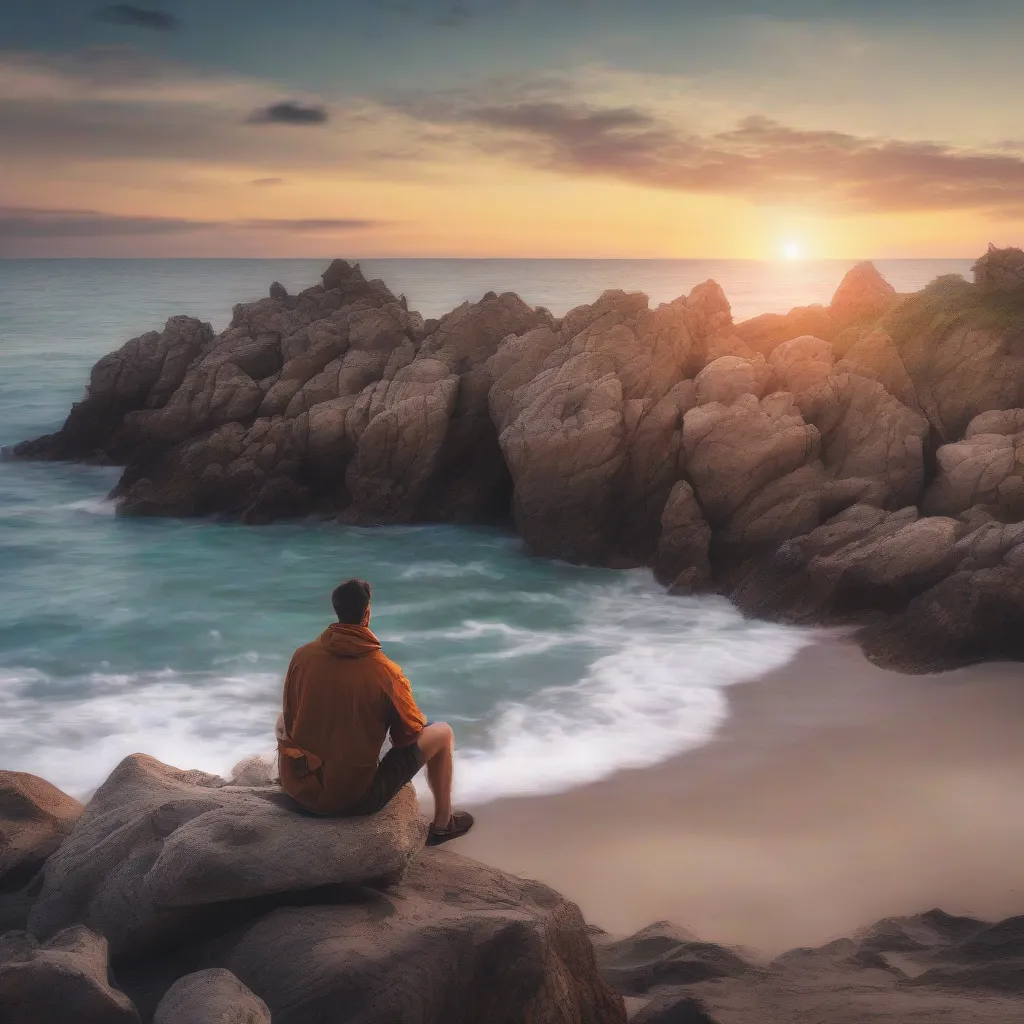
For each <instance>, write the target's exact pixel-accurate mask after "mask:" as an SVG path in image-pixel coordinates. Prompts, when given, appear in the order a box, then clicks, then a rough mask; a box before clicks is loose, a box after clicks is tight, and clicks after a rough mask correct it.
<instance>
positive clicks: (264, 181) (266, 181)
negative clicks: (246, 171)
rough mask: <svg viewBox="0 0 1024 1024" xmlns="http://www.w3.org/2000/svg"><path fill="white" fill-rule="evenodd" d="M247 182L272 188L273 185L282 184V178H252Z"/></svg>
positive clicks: (260, 186)
mask: <svg viewBox="0 0 1024 1024" xmlns="http://www.w3.org/2000/svg"><path fill="white" fill-rule="evenodd" d="M249 184H250V185H255V186H256V187H257V188H273V187H274V186H275V185H283V184H284V178H254V179H253V180H252V181H250V182H249Z"/></svg>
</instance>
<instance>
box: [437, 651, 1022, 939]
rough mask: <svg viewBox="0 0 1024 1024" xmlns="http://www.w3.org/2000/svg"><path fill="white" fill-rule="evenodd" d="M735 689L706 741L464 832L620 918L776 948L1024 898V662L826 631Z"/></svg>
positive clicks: (501, 805) (495, 812) (606, 917)
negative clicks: (905, 917) (946, 658)
mask: <svg viewBox="0 0 1024 1024" xmlns="http://www.w3.org/2000/svg"><path fill="white" fill-rule="evenodd" d="M729 699H730V703H731V714H730V718H729V720H728V722H727V723H726V724H725V725H724V726H723V728H722V730H721V731H720V733H719V734H718V735H717V736H716V738H715V739H713V740H712V741H711V742H710V743H708V744H707V745H705V746H704V747H701V748H699V749H697V750H694V751H691V752H688V753H684V754H682V755H680V756H678V757H676V758H674V759H672V760H671V761H667V762H665V763H663V764H661V765H658V766H657V767H655V768H650V769H640V770H634V771H623V772H619V773H618V774H616V775H614V776H612V777H610V778H609V779H607V780H604V781H601V782H598V783H594V784H592V785H589V786H586V787H583V788H580V789H575V790H572V791H570V792H567V793H561V794H556V795H553V796H540V797H528V798H515V799H505V800H499V801H495V802H492V803H489V804H486V805H483V806H480V807H477V808H473V809H474V810H475V811H476V813H477V815H478V823H477V826H476V828H475V829H474V831H473V832H472V833H471V834H470V835H468V836H466V837H465V838H464V839H461V840H459V841H458V843H457V844H453V848H456V847H457V850H458V852H459V853H462V854H465V855H467V856H470V857H474V858H477V859H479V860H482V861H485V862H487V863H490V864H493V865H495V866H497V867H500V868H503V869H505V870H507V871H512V872H514V873H517V874H521V875H526V876H530V877H533V878H537V879H540V880H542V881H544V882H547V883H548V884H550V885H551V886H553V887H554V888H555V889H557V890H559V891H560V892H562V893H564V894H565V895H566V896H568V897H569V898H570V899H573V900H575V901H576V902H577V903H579V905H580V906H581V908H582V909H583V911H584V914H585V915H586V917H587V919H588V921H590V922H591V923H593V924H596V925H599V926H600V927H602V928H605V929H607V930H609V931H612V932H619V933H625V932H631V931H635V930H636V929H638V928H640V927H643V926H644V925H647V924H650V923H651V922H653V921H656V920H661V919H668V920H672V921H675V922H677V923H679V924H682V925H685V926H686V927H687V928H689V929H691V930H692V931H694V932H696V933H697V934H698V935H700V936H701V937H702V938H704V939H706V940H709V941H714V942H724V943H735V944H740V945H745V946H747V947H749V948H750V949H752V950H756V951H757V952H759V953H761V954H763V955H773V954H775V953H778V952H780V951H781V950H784V949H789V948H791V947H793V946H797V945H817V944H819V943H823V942H826V941H828V940H830V939H832V938H836V937H838V936H840V935H847V934H849V933H850V932H852V931H853V930H855V929H856V928H857V927H859V926H861V925H863V924H867V923H870V922H873V921H875V920H877V919H879V918H881V917H886V916H892V915H896V914H904V913H916V912H918V911H922V910H926V909H929V908H931V907H934V906H939V907H942V908H943V909H944V910H947V911H949V912H951V913H967V914H973V915H975V916H979V917H983V918H991V919H996V918H1002V917H1006V916H1009V915H1011V914H1019V913H1024V873H1022V870H1021V867H1020V866H1021V864H1024V666H1021V665H1019V664H988V665H982V666H977V667H974V668H970V669H963V670H959V671H956V672H951V673H945V674H942V675H937V676H918V677H912V676H903V675H898V674H896V673H892V672H887V671H884V670H881V669H878V668H875V667H874V666H873V665H871V664H870V663H869V662H867V661H866V660H865V659H864V658H863V656H862V655H861V654H860V651H859V650H858V649H857V647H856V646H854V645H853V644H852V643H850V642H848V641H846V640H843V639H842V638H840V637H838V636H835V635H828V634H824V635H823V636H822V639H821V642H819V643H817V644H815V645H814V646H812V647H810V648H807V649H806V650H804V651H803V652H801V653H800V654H799V655H798V656H797V658H796V659H795V660H794V661H793V662H791V663H790V664H789V665H787V666H785V667H784V668H782V669H780V670H778V671H776V672H772V673H770V674H767V675H765V676H763V677H761V678H760V679H757V680H755V681H753V682H750V683H746V684H742V685H739V686H735V687H733V688H731V690H730V691H729Z"/></svg>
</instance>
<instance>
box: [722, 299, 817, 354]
mask: <svg viewBox="0 0 1024 1024" xmlns="http://www.w3.org/2000/svg"><path fill="white" fill-rule="evenodd" d="M833 330H834V324H833V322H832V316H831V314H830V313H829V311H828V310H827V309H826V308H825V307H824V306H797V307H796V308H795V309H792V310H790V311H789V312H788V313H763V314H761V316H755V317H753V319H751V320H744V321H743V322H742V323H738V324H736V327H735V332H736V335H737V336H738V337H739V338H740V339H741V340H742V341H743V342H744V343H745V344H746V345H748V346H749V347H750V348H751V349H753V350H754V351H755V352H760V353H761V354H762V355H764V356H769V355H771V353H772V352H773V351H774V350H775V349H776V348H777V347H778V346H779V345H781V344H782V343H783V342H785V341H789V340H790V339H792V338H799V337H802V336H805V335H811V336H812V337H815V338H825V339H826V340H830V339H831V337H832V334H833Z"/></svg>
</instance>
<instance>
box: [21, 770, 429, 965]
mask: <svg viewBox="0 0 1024 1024" xmlns="http://www.w3.org/2000/svg"><path fill="white" fill-rule="evenodd" d="M425 837H426V826H425V823H424V821H423V819H422V818H421V816H420V812H419V805H418V803H417V801H416V797H415V794H414V793H413V792H412V789H411V787H410V788H407V789H406V790H404V791H403V792H402V793H400V794H399V795H398V796H397V797H396V798H395V799H394V800H392V801H391V803H390V804H389V805H388V806H387V808H385V810H384V811H382V812H381V813H380V814H375V815H372V816H370V817H365V818H332V819H323V818H317V817H313V816H311V815H305V814H301V813H298V811H297V809H296V807H295V805H293V804H292V803H291V801H290V800H289V799H288V798H287V797H286V796H285V795H284V794H283V793H282V792H281V790H279V789H277V788H275V787H242V786H231V785H228V784H227V783H226V782H225V780H223V779H221V778H218V777H217V776H213V775H207V774H205V773H203V772H197V771H181V770H179V769H177V768H171V767H169V766H168V765H165V764H161V763H160V762H159V761H156V760H155V759H153V758H151V757H147V756H145V755H142V754H133V755H132V756H130V757H127V758H125V759H124V760H123V761H122V762H121V763H120V764H119V765H118V766H117V768H115V770H114V771H113V773H112V774H111V775H110V777H109V778H108V779H107V780H106V782H104V783H103V785H102V786H101V787H100V788H99V789H98V790H97V791H96V793H95V794H94V796H93V797H92V799H91V800H90V801H89V804H88V806H87V808H86V810H85V813H84V814H83V815H82V817H81V818H80V819H79V821H78V823H77V824H76V826H75V828H74V830H73V831H72V833H71V835H70V836H69V837H68V838H67V839H66V840H65V842H64V844H63V845H62V846H61V847H60V849H59V850H58V851H57V853H55V854H54V855H52V856H51V857H50V859H49V861H47V864H46V868H45V872H44V880H43V886H42V890H41V892H40V894H39V896H38V898H37V900H36V902H35V903H34V905H33V907H32V911H31V914H30V916H29V927H30V930H31V931H33V932H34V933H36V934H38V935H41V936H44V937H45V936H49V935H52V934H54V933H55V932H57V931H58V930H59V929H61V928H63V927H66V926H67V925H70V924H74V923H83V924H86V925H88V926H89V927H90V928H93V929H94V930H96V931H98V932H100V933H102V934H103V935H104V936H106V938H107V939H108V941H109V942H110V948H111V953H112V955H113V956H115V957H127V958H131V957H137V956H142V955H146V954H148V953H150V952H152V951H153V950H155V949H159V948H162V947H166V946H169V945H172V944H174V943H175V942H177V941H179V940H180V939H181V937H182V936H183V935H188V934H191V933H194V932H195V931H196V930H198V929H200V928H201V927H202V925H203V923H204V922H206V921H208V920H210V919H211V917H216V916H217V915H218V913H221V912H222V911H223V908H224V906H225V905H226V904H228V905H230V904H237V903H239V902H241V901H250V900H255V899H258V898H261V897H274V896H280V895H281V894H285V893H295V892H303V891H306V890H311V889H315V888H317V887H320V886H325V885H347V886H358V885H379V884H388V883H391V882H394V881H395V880H396V879H398V878H400V877H401V876H402V874H403V872H404V871H405V869H406V867H407V866H408V863H409V860H410V858H411V857H412V856H413V854H414V853H416V852H417V851H418V850H419V849H420V848H421V847H422V845H423V842H424V839H425Z"/></svg>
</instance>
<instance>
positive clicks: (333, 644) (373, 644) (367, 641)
mask: <svg viewBox="0 0 1024 1024" xmlns="http://www.w3.org/2000/svg"><path fill="white" fill-rule="evenodd" d="M320 643H322V644H323V645H324V647H326V648H327V650H328V651H329V652H330V653H331V654H333V655H334V656H335V657H336V658H364V657H366V655H367V654H373V653H374V651H379V650H380V641H379V640H378V639H377V638H376V637H375V636H374V635H373V634H372V633H371V632H370V631H369V629H367V627H366V626H351V625H349V624H348V623H346V622H335V623H334V624H333V625H331V626H328V627H327V628H326V629H325V630H324V631H323V632H322V633H321V634H320Z"/></svg>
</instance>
